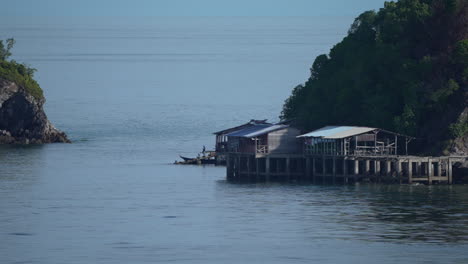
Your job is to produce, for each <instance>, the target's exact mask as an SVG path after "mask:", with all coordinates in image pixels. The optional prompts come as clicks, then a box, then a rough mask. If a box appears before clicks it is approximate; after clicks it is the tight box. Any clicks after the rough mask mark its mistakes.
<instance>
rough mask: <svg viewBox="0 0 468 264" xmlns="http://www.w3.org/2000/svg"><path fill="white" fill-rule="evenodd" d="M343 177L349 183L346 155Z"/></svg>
mask: <svg viewBox="0 0 468 264" xmlns="http://www.w3.org/2000/svg"><path fill="white" fill-rule="evenodd" d="M343 177H344V181H345V183H348V160H346V158H345V157H343Z"/></svg>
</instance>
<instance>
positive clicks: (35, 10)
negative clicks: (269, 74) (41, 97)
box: [0, 0, 385, 17]
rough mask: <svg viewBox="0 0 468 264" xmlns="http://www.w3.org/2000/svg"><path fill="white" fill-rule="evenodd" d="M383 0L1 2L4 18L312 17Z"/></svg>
mask: <svg viewBox="0 0 468 264" xmlns="http://www.w3.org/2000/svg"><path fill="white" fill-rule="evenodd" d="M384 2H385V1H384V0H359V1H350V0H330V1H327V2H323V1H319V0H294V1H286V0H255V1H252V0H251V1H249V0H237V1H220V0H199V1H191V0H171V1H169V0H155V1H152V0H139V1H138V2H137V3H135V2H131V1H127V0H101V1H99V2H98V3H96V1H92V0H81V1H70V0H44V1H34V0H16V1H11V2H6V3H3V8H2V9H1V10H0V15H1V16H4V17H31V16H34V17H70V16H71V17H102V16H104V17H140V16H143V17H310V16H312V17H316V16H335V15H336V16H356V15H358V14H360V13H362V12H364V11H367V10H378V9H380V8H382V7H383V5H384Z"/></svg>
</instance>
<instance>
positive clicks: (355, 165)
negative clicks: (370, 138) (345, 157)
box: [354, 160, 359, 182]
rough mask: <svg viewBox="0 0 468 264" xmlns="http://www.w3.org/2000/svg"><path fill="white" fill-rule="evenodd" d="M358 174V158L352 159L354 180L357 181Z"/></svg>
mask: <svg viewBox="0 0 468 264" xmlns="http://www.w3.org/2000/svg"><path fill="white" fill-rule="evenodd" d="M358 175H359V160H354V182H357V180H358Z"/></svg>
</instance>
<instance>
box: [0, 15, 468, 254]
mask: <svg viewBox="0 0 468 264" xmlns="http://www.w3.org/2000/svg"><path fill="white" fill-rule="evenodd" d="M351 22H352V19H351V18H347V17H325V18H323V17H322V18H145V19H130V18H112V19H105V20H104V19H95V18H89V19H78V20H75V21H74V20H70V19H57V18H55V19H44V18H41V19H39V18H31V19H30V21H29V20H24V19H22V20H18V21H15V20H14V19H13V20H12V19H9V20H7V21H2V24H1V25H0V37H1V38H7V37H14V38H16V40H17V46H16V48H15V50H14V53H15V56H14V59H16V60H18V61H22V62H27V63H29V64H31V65H32V66H33V67H36V68H38V69H39V71H38V73H37V79H38V81H39V82H40V84H41V86H42V87H43V88H44V90H45V94H46V97H47V100H48V101H47V104H46V111H47V114H48V116H49V118H50V119H51V120H52V122H53V123H54V124H55V125H56V126H57V127H59V128H60V129H63V130H64V131H66V132H67V133H68V134H69V136H70V137H71V139H72V140H73V141H74V143H73V144H51V145H45V146H27V147H5V146H4V147H1V148H0V241H1V243H0V263H159V262H174V263H396V262H401V263H468V253H467V252H468V188H467V187H466V186H451V187H448V186H432V187H427V186H386V185H355V186H354V185H353V186H314V185H302V184H296V183H291V184H273V183H272V184H232V183H228V182H226V181H225V169H224V168H222V167H210V166H207V167H197V166H175V165H172V164H171V163H172V162H173V161H174V160H175V159H177V158H178V155H179V154H183V155H195V154H196V153H197V152H198V151H200V150H201V148H202V146H203V145H206V146H207V148H211V147H212V146H213V143H214V142H213V141H214V138H213V136H212V135H211V134H210V133H212V132H213V131H216V130H219V129H222V128H224V127H228V126H231V125H236V124H238V123H242V122H245V121H246V120H249V119H251V118H259V119H260V118H268V119H270V120H273V121H275V120H277V116H278V115H279V113H280V111H281V104H282V102H283V100H284V99H285V98H286V97H287V96H288V95H289V93H290V91H291V89H292V87H294V86H295V85H297V84H298V83H301V82H303V81H305V80H306V78H307V76H308V74H309V73H308V68H309V67H310V65H311V64H312V62H313V59H314V57H315V56H317V55H319V54H321V53H325V52H327V50H328V49H329V48H330V47H331V46H332V45H333V44H335V43H336V42H338V41H339V40H340V39H341V38H342V37H343V36H344V35H345V34H346V31H347V29H348V26H349V24H351Z"/></svg>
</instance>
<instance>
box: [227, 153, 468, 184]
mask: <svg viewBox="0 0 468 264" xmlns="http://www.w3.org/2000/svg"><path fill="white" fill-rule="evenodd" d="M467 160H468V158H467V157H453V156H452V157H448V156H447V157H418V156H391V155H389V156H326V155H320V156H319V155H298V154H283V155H281V154H271V155H258V154H256V155H253V154H241V153H229V154H228V155H227V158H226V161H227V164H226V165H227V169H226V172H227V178H228V179H229V180H252V181H270V180H271V181H288V180H304V181H310V182H313V183H354V182H381V183H399V184H412V183H424V184H434V183H437V184H439V183H443V184H452V183H453V166H454V164H455V163H456V162H465V161H467Z"/></svg>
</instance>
